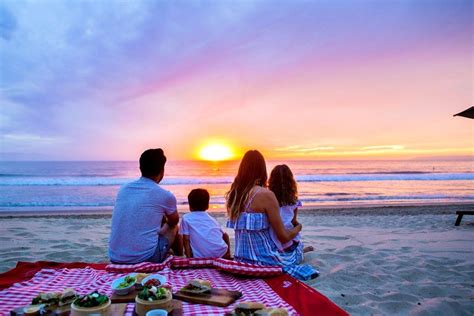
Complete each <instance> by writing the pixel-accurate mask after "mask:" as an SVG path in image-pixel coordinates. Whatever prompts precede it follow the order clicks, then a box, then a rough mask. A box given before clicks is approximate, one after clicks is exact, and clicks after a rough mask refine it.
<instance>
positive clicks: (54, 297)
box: [31, 292, 61, 306]
mask: <svg viewBox="0 0 474 316" xmlns="http://www.w3.org/2000/svg"><path fill="white" fill-rule="evenodd" d="M60 295H61V293H60V292H42V293H39V294H38V295H37V296H36V297H35V298H33V300H32V302H31V304H32V305H39V304H45V305H48V306H50V305H58V303H59V296H60Z"/></svg>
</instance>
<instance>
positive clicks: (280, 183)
mask: <svg viewBox="0 0 474 316" xmlns="http://www.w3.org/2000/svg"><path fill="white" fill-rule="evenodd" d="M268 187H269V189H270V190H271V191H272V192H273V193H275V196H276V198H277V200H278V203H279V204H280V206H285V205H292V204H295V203H296V202H297V201H298V188H297V186H296V181H295V178H294V177H293V173H292V172H291V170H290V168H289V167H288V166H287V165H278V166H276V167H275V168H273V170H272V172H271V174H270V180H268Z"/></svg>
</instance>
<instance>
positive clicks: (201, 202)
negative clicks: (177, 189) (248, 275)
mask: <svg viewBox="0 0 474 316" xmlns="http://www.w3.org/2000/svg"><path fill="white" fill-rule="evenodd" d="M188 202H189V210H190V211H191V212H190V213H188V214H185V215H184V216H183V218H182V221H181V225H180V228H179V229H180V233H181V234H182V235H183V242H184V253H185V255H186V257H188V258H221V257H223V258H225V259H230V258H231V257H230V242H229V235H227V234H226V233H225V232H224V231H222V228H221V226H220V225H219V223H218V222H217V221H216V220H215V219H214V218H213V217H212V216H210V215H209V214H208V213H207V212H206V210H207V209H208V208H209V192H207V190H204V189H194V190H192V191H191V192H190V193H189V195H188Z"/></svg>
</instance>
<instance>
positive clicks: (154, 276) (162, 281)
mask: <svg viewBox="0 0 474 316" xmlns="http://www.w3.org/2000/svg"><path fill="white" fill-rule="evenodd" d="M151 279H157V280H158V281H160V283H161V284H160V285H159V286H158V287H160V286H163V285H164V284H165V283H166V277H165V276H164V275H161V274H152V275H149V276H147V277H146V278H144V279H143V280H142V285H143V286H145V283H146V282H147V281H148V280H151Z"/></svg>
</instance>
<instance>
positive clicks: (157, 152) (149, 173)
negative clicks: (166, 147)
mask: <svg viewBox="0 0 474 316" xmlns="http://www.w3.org/2000/svg"><path fill="white" fill-rule="evenodd" d="M165 163H166V157H165V154H164V153H163V149H161V148H154V149H147V150H145V151H144V152H143V154H142V155H141V156H140V171H141V172H142V176H143V177H146V178H152V177H156V176H157V175H159V174H160V173H161V172H163V170H165Z"/></svg>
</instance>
